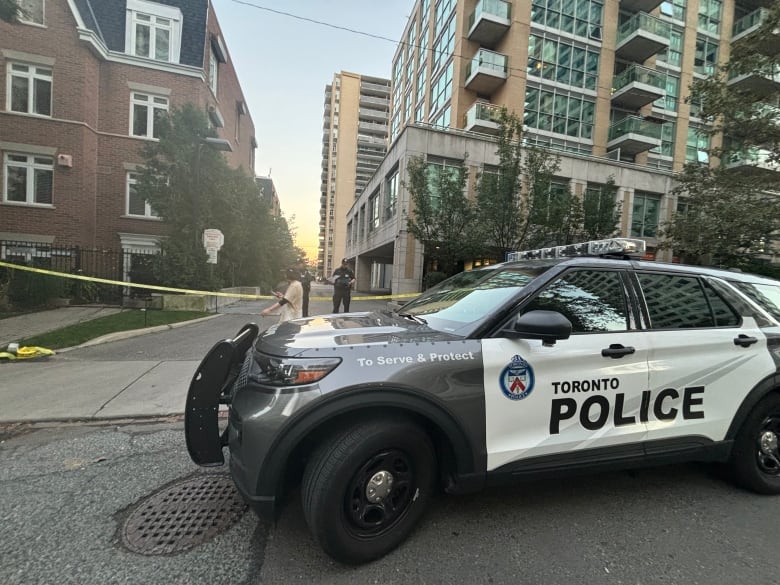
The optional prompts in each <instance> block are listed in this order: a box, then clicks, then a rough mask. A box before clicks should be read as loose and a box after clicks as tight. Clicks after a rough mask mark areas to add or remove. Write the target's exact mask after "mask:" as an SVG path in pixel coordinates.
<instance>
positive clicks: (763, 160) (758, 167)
mask: <svg viewBox="0 0 780 585" xmlns="http://www.w3.org/2000/svg"><path fill="white" fill-rule="evenodd" d="M770 155H771V151H769V150H767V149H765V148H750V149H747V150H743V151H741V152H732V153H729V154H727V155H726V156H725V157H724V163H725V166H726V168H727V169H732V170H738V171H740V172H743V173H751V174H752V173H766V172H767V171H771V172H778V171H780V163H778V162H777V161H771V162H770Z"/></svg>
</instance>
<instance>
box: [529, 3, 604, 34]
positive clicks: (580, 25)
mask: <svg viewBox="0 0 780 585" xmlns="http://www.w3.org/2000/svg"><path fill="white" fill-rule="evenodd" d="M603 12H604V4H603V2H600V1H599V0H533V3H532V5H531V22H533V23H535V24H538V25H541V26H547V27H550V28H554V29H557V30H562V31H564V32H567V33H569V34H573V35H577V36H580V37H587V38H592V39H595V40H599V41H600V40H601V18H602V13H603Z"/></svg>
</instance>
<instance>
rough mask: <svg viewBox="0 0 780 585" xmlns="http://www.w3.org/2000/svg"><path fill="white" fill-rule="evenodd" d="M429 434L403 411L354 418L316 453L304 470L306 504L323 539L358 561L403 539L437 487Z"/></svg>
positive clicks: (334, 552)
mask: <svg viewBox="0 0 780 585" xmlns="http://www.w3.org/2000/svg"><path fill="white" fill-rule="evenodd" d="M435 478H436V456H435V452H434V449H433V446H432V444H431V441H430V439H429V437H428V435H427V434H426V433H425V431H423V430H422V429H421V428H419V427H418V426H417V425H415V424H413V423H412V422H411V421H408V420H406V419H403V418H398V419H395V418H393V419H374V420H369V421H365V422H361V423H357V424H355V425H354V426H352V427H350V428H349V429H348V430H346V431H345V432H343V433H342V434H340V435H337V436H335V437H333V438H331V439H330V440H329V441H327V442H325V443H324V444H323V445H321V447H320V448H319V449H318V450H317V451H316V452H315V453H314V455H313V456H312V458H311V460H310V461H309V464H308V465H307V467H306V470H305V472H304V477H303V485H302V490H301V491H302V497H303V512H304V516H305V517H306V522H307V523H308V525H309V528H310V530H311V532H312V534H313V535H314V538H315V539H316V540H317V542H318V543H319V544H320V546H321V547H322V548H323V549H324V550H325V552H326V553H328V554H329V555H330V556H331V557H333V558H334V559H336V560H337V561H340V562H343V563H347V564H359V563H364V562H368V561H371V560H373V559H376V558H379V557H381V556H383V555H385V554H386V553H388V552H389V551H391V550H392V549H394V548H395V547H396V546H398V545H399V544H400V543H401V542H402V541H403V540H404V539H405V538H406V537H407V536H408V535H409V533H410V532H411V531H412V530H413V529H414V527H415V525H416V524H417V522H418V520H419V519H420V517H421V516H422V514H423V512H424V511H425V508H426V506H427V504H428V501H429V500H430V497H431V494H432V493H433V489H434V484H435Z"/></svg>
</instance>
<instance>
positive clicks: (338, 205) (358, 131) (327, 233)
mask: <svg viewBox="0 0 780 585" xmlns="http://www.w3.org/2000/svg"><path fill="white" fill-rule="evenodd" d="M389 117H390V80H389V79H381V78H377V77H368V76H365V75H358V74H355V73H347V72H343V71H342V72H341V73H336V74H335V75H334V76H333V82H332V83H331V84H329V85H327V86H326V87H325V113H324V116H323V134H322V186H321V193H320V236H319V239H320V243H319V257H318V262H317V271H318V272H319V273H320V274H322V275H324V276H325V277H328V276H330V275H331V274H332V273H333V270H335V269H336V268H337V267H338V266H340V265H341V259H342V258H343V257H344V255H345V253H346V238H345V232H346V226H345V224H346V221H345V219H344V218H345V217H346V214H347V211H348V210H349V208H350V207H351V206H352V204H353V203H354V201H355V199H356V198H357V197H358V196H359V195H360V193H361V192H362V191H363V188H364V187H365V186H366V184H367V183H368V181H369V179H370V178H371V176H372V175H373V174H374V171H375V170H376V168H377V167H378V166H379V163H381V162H382V159H383V158H384V156H385V153H386V152H387V133H388V120H389Z"/></svg>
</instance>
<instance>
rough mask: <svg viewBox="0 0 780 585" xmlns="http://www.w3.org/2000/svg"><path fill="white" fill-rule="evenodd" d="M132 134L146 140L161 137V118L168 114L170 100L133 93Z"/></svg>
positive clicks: (131, 100) (131, 101)
mask: <svg viewBox="0 0 780 585" xmlns="http://www.w3.org/2000/svg"><path fill="white" fill-rule="evenodd" d="M130 103H131V107H132V110H131V117H130V134H131V136H141V137H144V138H159V137H160V125H159V120H160V117H162V116H164V115H165V114H166V113H167V112H168V98H167V97H163V96H157V95H149V94H145V93H138V92H133V93H132V96H131V99H130Z"/></svg>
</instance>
